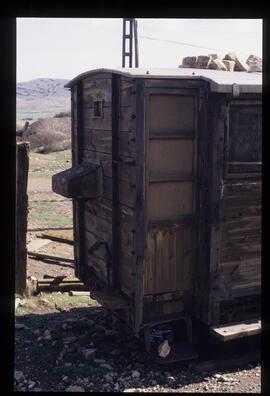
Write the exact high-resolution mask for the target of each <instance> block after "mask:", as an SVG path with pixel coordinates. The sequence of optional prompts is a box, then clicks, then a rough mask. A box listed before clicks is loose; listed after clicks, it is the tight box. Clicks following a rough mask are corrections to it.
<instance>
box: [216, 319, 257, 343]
mask: <svg viewBox="0 0 270 396" xmlns="http://www.w3.org/2000/svg"><path fill="white" fill-rule="evenodd" d="M210 331H211V333H212V334H214V336H216V337H217V338H218V339H219V340H221V341H223V342H226V341H231V340H235V339H238V338H243V337H249V336H253V335H256V334H260V333H261V321H260V320H258V319H256V320H254V319H253V320H246V321H244V322H237V323H231V324H225V325H220V326H213V327H211V328H210Z"/></svg>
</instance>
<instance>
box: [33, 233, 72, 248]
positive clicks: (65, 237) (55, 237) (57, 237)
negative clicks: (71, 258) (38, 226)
mask: <svg viewBox="0 0 270 396" xmlns="http://www.w3.org/2000/svg"><path fill="white" fill-rule="evenodd" d="M38 238H46V239H50V240H52V241H56V242H63V243H68V244H70V245H73V242H74V241H73V230H68V231H67V232H64V231H46V232H43V233H42V234H41V235H39V236H38Z"/></svg>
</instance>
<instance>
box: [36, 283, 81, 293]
mask: <svg viewBox="0 0 270 396" xmlns="http://www.w3.org/2000/svg"><path fill="white" fill-rule="evenodd" d="M70 290H74V291H75V290H76V291H89V289H88V288H87V287H86V286H85V285H84V284H83V283H80V284H77V285H75V284H68V283H59V284H58V285H54V284H47V285H46V284H41V285H37V292H38V293H39V292H41V291H42V292H43V291H49V292H52V291H61V292H69V291H70Z"/></svg>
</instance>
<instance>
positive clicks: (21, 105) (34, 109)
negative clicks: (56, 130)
mask: <svg viewBox="0 0 270 396" xmlns="http://www.w3.org/2000/svg"><path fill="white" fill-rule="evenodd" d="M67 82H68V80H65V79H53V78H38V79H34V80H31V81H26V82H19V83H18V84H17V92H16V102H17V122H18V123H20V122H23V121H24V120H25V119H29V120H30V121H36V120H37V119H39V118H45V117H53V116H54V115H55V114H56V113H60V112H62V111H70V92H69V90H68V89H66V88H64V85H65V84H66V83H67Z"/></svg>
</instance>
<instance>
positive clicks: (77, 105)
mask: <svg viewBox="0 0 270 396" xmlns="http://www.w3.org/2000/svg"><path fill="white" fill-rule="evenodd" d="M74 98H76V100H75V101H74V107H73V113H74V117H75V125H76V129H74V130H73V132H72V134H73V136H74V138H73V141H74V142H75V145H76V152H75V155H74V165H79V164H81V163H82V162H83V159H84V158H83V147H84V136H83V129H84V111H83V82H82V81H81V80H80V81H78V83H77V84H76V88H75V91H74ZM83 211H84V202H83V201H82V200H78V201H77V202H76V203H75V202H74V200H73V217H75V221H74V241H75V238H76V242H75V246H76V247H75V251H74V255H75V275H76V276H77V277H80V278H81V279H82V278H83V276H84V271H85V265H84V260H85V258H84V251H85V249H84V240H83V236H82V229H83V227H84V223H83V221H84V219H83Z"/></svg>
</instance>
